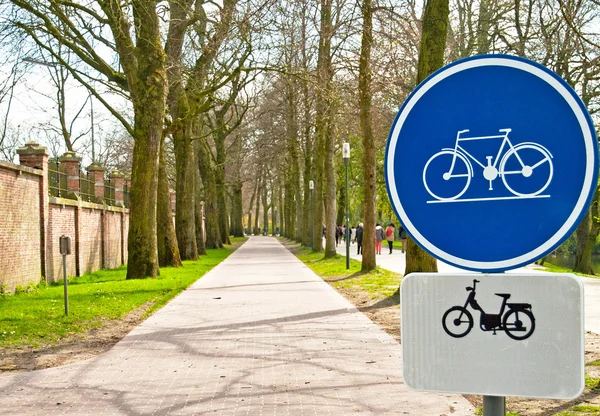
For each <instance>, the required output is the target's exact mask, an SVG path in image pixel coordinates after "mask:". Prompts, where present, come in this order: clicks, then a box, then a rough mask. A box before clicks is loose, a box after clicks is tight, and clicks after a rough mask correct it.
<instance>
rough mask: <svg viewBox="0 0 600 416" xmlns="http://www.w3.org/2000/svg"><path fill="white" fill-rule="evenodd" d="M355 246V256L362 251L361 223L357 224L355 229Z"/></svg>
mask: <svg viewBox="0 0 600 416" xmlns="http://www.w3.org/2000/svg"><path fill="white" fill-rule="evenodd" d="M355 239H356V245H357V251H356V254H360V252H361V251H362V239H363V223H362V222H361V223H360V224H358V227H356V237H355Z"/></svg>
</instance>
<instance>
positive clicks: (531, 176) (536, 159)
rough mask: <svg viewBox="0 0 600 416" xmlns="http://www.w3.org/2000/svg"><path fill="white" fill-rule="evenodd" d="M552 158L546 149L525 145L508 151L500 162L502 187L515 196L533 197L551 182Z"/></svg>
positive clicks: (534, 145)
mask: <svg viewBox="0 0 600 416" xmlns="http://www.w3.org/2000/svg"><path fill="white" fill-rule="evenodd" d="M551 159H552V156H551V155H550V153H548V151H547V150H546V149H544V148H543V147H541V146H539V145H537V144H535V143H531V144H529V143H525V144H520V145H517V146H516V147H513V148H512V149H510V150H509V151H508V152H506V154H505V155H504V157H503V158H502V161H501V162H500V174H501V176H502V182H504V186H506V188H507V189H508V190H509V191H510V192H512V193H513V194H514V195H517V196H535V195H538V194H540V193H542V192H543V191H544V189H546V188H547V187H548V185H550V182H551V181H552V174H553V172H554V168H553V166H552V160H551Z"/></svg>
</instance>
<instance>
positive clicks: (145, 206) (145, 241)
mask: <svg viewBox="0 0 600 416" xmlns="http://www.w3.org/2000/svg"><path fill="white" fill-rule="evenodd" d="M155 88H156V86H155V85H153V86H152V88H151V89H155ZM162 88H164V85H163V86H162ZM157 95H158V94H157ZM152 98H156V96H153V97H152V96H151V97H148V99H147V100H145V103H146V109H145V110H144V111H142V110H140V109H137V111H135V133H136V138H135V144H134V147H133V171H132V174H131V193H130V201H131V205H130V208H129V234H128V239H127V252H128V260H127V279H139V278H144V277H156V276H158V275H159V273H160V272H159V268H158V267H159V266H158V246H157V244H158V243H157V239H156V196H157V186H158V151H159V147H160V140H161V135H162V129H163V115H164V105H163V101H164V97H163V99H162V100H161V102H160V103H159V102H158V100H152ZM151 103H152V104H151ZM161 108H162V114H161V116H160V119H159V116H158V114H159V113H161Z"/></svg>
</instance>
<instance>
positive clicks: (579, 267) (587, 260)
mask: <svg viewBox="0 0 600 416" xmlns="http://www.w3.org/2000/svg"><path fill="white" fill-rule="evenodd" d="M599 195H600V194H599V193H598V189H596V192H595V194H594V198H593V200H592V204H591V205H590V208H589V209H588V212H587V213H586V214H585V216H584V217H583V219H582V220H581V223H580V224H579V226H578V227H577V230H576V231H575V232H576V233H577V251H576V253H575V265H574V266H573V271H574V272H578V273H584V274H591V275H593V274H594V270H593V268H592V251H593V249H594V246H595V245H596V240H597V238H598V234H599V233H600V224H599V223H598V220H597V218H598V214H599V213H598V199H599Z"/></svg>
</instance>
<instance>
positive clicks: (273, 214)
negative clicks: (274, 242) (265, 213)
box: [271, 191, 277, 235]
mask: <svg viewBox="0 0 600 416" xmlns="http://www.w3.org/2000/svg"><path fill="white" fill-rule="evenodd" d="M271 200H272V202H271V224H272V226H271V228H272V229H273V233H272V234H273V235H277V206H276V205H275V201H274V198H273V191H271Z"/></svg>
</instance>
